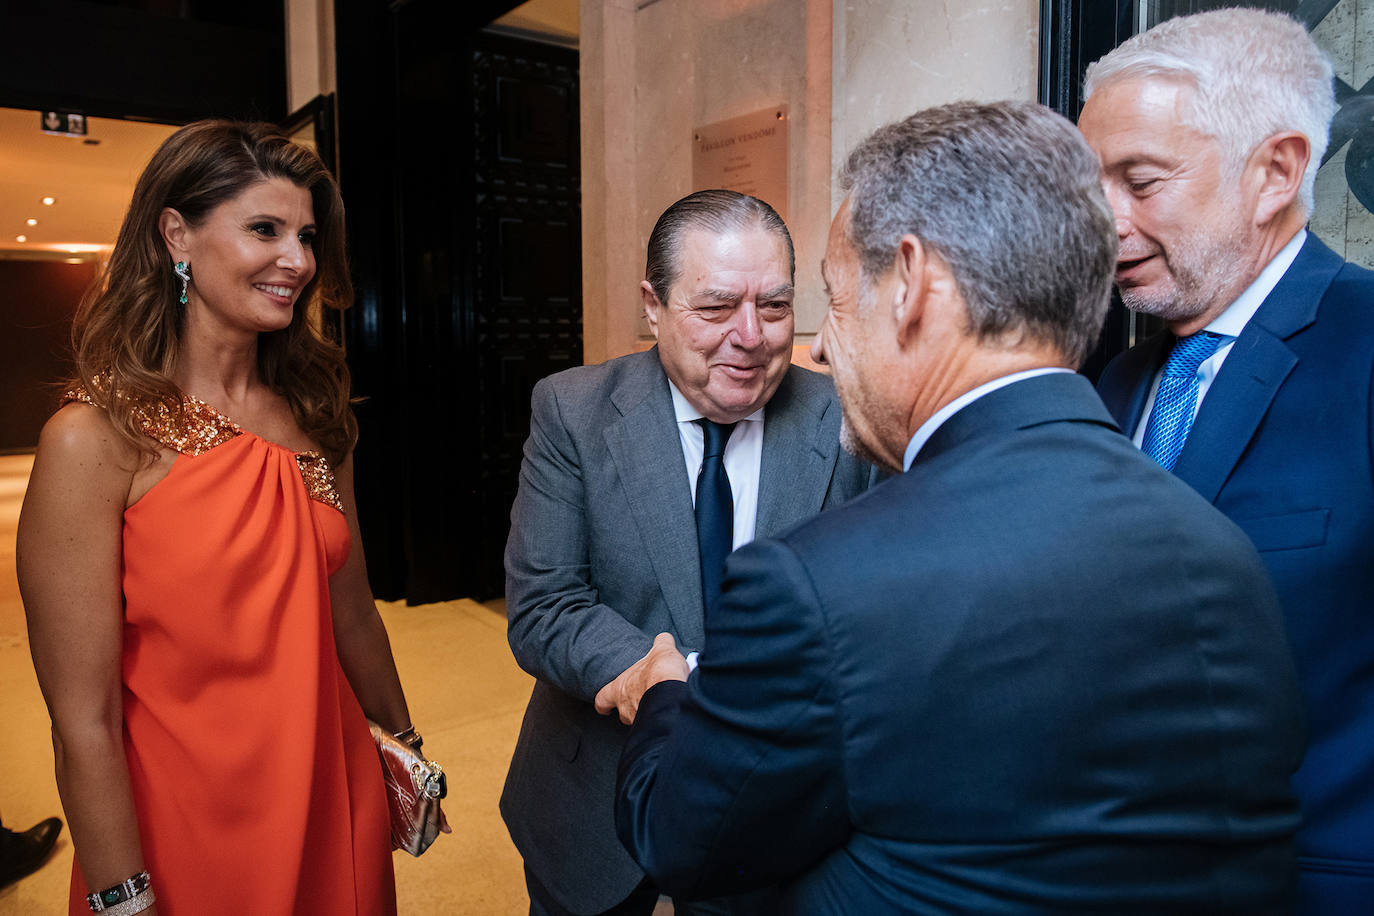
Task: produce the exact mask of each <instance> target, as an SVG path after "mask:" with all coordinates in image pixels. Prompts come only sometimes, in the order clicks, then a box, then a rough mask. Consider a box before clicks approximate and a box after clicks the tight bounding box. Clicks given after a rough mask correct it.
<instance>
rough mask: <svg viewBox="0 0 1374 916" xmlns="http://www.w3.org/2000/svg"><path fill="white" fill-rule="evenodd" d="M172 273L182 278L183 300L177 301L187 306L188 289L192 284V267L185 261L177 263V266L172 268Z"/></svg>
mask: <svg viewBox="0 0 1374 916" xmlns="http://www.w3.org/2000/svg"><path fill="white" fill-rule="evenodd" d="M172 272H173V273H175V274H176V275H177V276H178V277H180V278H181V298H180V299H178V300H177V301H178V302H180V303H181V304H182V305H185V304H186V287H187V286H188V285H189V284H190V282H191V265H190V264H187V263H186V262H185V261H177V263H176V266H175V267H173V268H172Z"/></svg>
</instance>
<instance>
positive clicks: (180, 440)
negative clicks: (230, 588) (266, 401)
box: [62, 386, 344, 512]
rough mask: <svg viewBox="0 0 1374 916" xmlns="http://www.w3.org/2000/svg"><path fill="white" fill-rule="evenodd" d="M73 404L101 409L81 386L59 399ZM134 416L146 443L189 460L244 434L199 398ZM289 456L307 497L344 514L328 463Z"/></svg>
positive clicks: (310, 455)
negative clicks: (178, 408)
mask: <svg viewBox="0 0 1374 916" xmlns="http://www.w3.org/2000/svg"><path fill="white" fill-rule="evenodd" d="M72 401H77V402H79V403H82V404H90V405H92V406H93V407H101V406H103V405H101V404H100V403H99V402H97V401H96V400H95V398H93V397H91V393H90V392H89V391H87V390H86V389H85V387H83V386H77V387H76V388H72V389H70V390H69V391H67V393H66V394H64V395H63V396H62V403H63V404H68V403H71V402H72ZM134 415H135V417H136V418H137V421H138V425H139V429H140V430H141V431H142V432H143V434H144V435H145V436H147V437H148V438H149V439H152V440H153V441H154V442H156V443H157V444H158V445H160V446H162V447H163V448H169V449H171V450H172V451H175V452H180V453H181V454H183V455H189V456H191V457H192V458H194V457H195V456H197V455H203V454H205V453H206V452H208V451H210V449H212V448H214V447H215V446H217V445H223V444H224V443H226V442H228V441H229V440H230V439H234V438H236V437H238V436H241V435H243V430H242V429H241V428H240V427H239V425H238V424H237V423H235V422H234V421H233V420H230V419H229V418H228V417H226V416H225V415H224V414H222V413H220V412H219V411H218V410H216V409H215V408H213V407H211V406H210V405H209V404H207V403H205V402H204V401H202V400H201V399H200V398H197V397H194V396H192V395H189V394H187V395H182V399H181V410H180V411H178V410H176V409H175V408H173V407H171V406H169V405H167V404H165V403H158V404H156V405H153V406H151V407H149V406H145V405H139V407H137V408H136V409H135V411H134ZM263 441H266V440H263ZM277 447H278V448H283V447H284V446H277ZM288 451H289V449H288ZM292 454H293V455H294V456H295V458H296V467H298V468H299V469H300V472H301V480H302V481H303V482H304V483H305V492H306V495H307V496H309V497H310V498H311V499H313V500H315V501H316V502H321V503H324V504H325V505H326V506H333V507H334V508H335V509H338V510H339V511H340V512H342V511H344V507H343V499H342V497H340V496H339V488H338V486H337V485H336V484H335V482H334V469H333V468H332V467H330V464H329V459H327V458H325V457H324V456H323V455H321V454H320V453H319V452H316V451H308V452H293V453H292Z"/></svg>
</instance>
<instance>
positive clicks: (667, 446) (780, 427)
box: [604, 347, 839, 646]
mask: <svg viewBox="0 0 1374 916" xmlns="http://www.w3.org/2000/svg"><path fill="white" fill-rule="evenodd" d="M630 362H631V365H630V367H629V368H628V370H627V371H626V372H625V373H624V374H623V376H622V378H621V380H620V383H619V384H618V385H617V386H616V388H615V390H614V391H612V392H611V403H612V405H613V406H614V407H615V409H616V410H617V411H618V412H619V413H620V414H621V419H620V420H619V422H616V423H612V424H610V425H609V426H608V427H607V428H606V431H605V434H604V435H605V439H606V446H607V449H608V450H609V452H610V455H611V459H612V460H613V461H614V462H615V465H616V471H617V473H618V474H619V477H620V480H621V483H622V485H623V486H624V487H625V495H626V501H627V502H628V503H629V506H630V512H631V515H632V516H633V517H634V521H635V524H636V525H637V526H638V527H639V530H640V532H641V533H642V535H643V537H644V539H645V541H646V543H648V544H650V545H652V549H650V550H649V556H648V560H649V563H650V565H651V566H652V567H653V570H654V575H655V577H656V578H657V579H658V582H659V586H660V589H661V591H662V592H663V597H664V600H665V601H666V602H667V605H668V612H669V614H670V615H671V616H672V618H673V624H674V627H675V630H676V633H677V634H678V637H679V642H681V643H683V644H684V645H688V646H700V645H701V644H702V642H703V641H704V639H705V633H704V626H703V620H702V595H701V559H700V554H699V553H698V548H697V533H696V532H697V529H696V514H695V512H694V510H693V508H692V490H691V484H690V482H689V481H688V480H687V472H686V469H685V468H684V467H683V462H682V442H681V436H680V433H679V432H678V427H677V420H676V415H675V413H674V411H673V399H672V394H671V393H670V392H669V390H668V377H667V375H665V374H664V372H663V364H662V363H661V362H660V361H659V357H658V348H657V347H655V348H653V349H652V350H650V351H649V352H647V353H643V354H638V355H636V356H633V357H630ZM801 371H802V370H799V369H796V368H795V367H793V368H790V369H789V370H788V372H787V375H786V376H784V377H783V380H782V383H781V384H780V385H779V386H778V390H777V391H776V392H775V393H774V395H773V398H772V399H771V400H770V401H769V402H768V405H767V407H766V408H765V409H764V415H763V424H764V425H763V456H762V460H761V461H760V464H759V505H758V518H757V520H756V522H755V532H756V536H758V537H768V536H770V535H774V534H777V533H779V532H780V531H781V530H783V529H785V528H787V527H790V526H791V525H792V524H795V523H796V522H798V521H800V520H801V519H803V518H806V517H808V516H810V515H814V514H815V513H817V512H819V511H820V509H821V505H822V503H823V501H824V499H825V493H826V490H827V488H828V484H829V481H830V476H831V473H832V472H833V470H834V466H835V457H836V451H837V450H838V449H839V438H838V436H837V435H831V436H829V437H826V436H825V435H824V434H823V430H824V424H823V423H822V421H823V419H824V418H825V416H826V414H827V412H828V410H830V409H834V405H833V402H832V400H831V399H830V398H807V397H805V393H804V392H803V391H802V390H801V389H802V385H801V384H800V379H799V378H798V374H799V373H800V372H801ZM828 440H833V441H828Z"/></svg>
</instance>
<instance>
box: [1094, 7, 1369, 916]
mask: <svg viewBox="0 0 1374 916" xmlns="http://www.w3.org/2000/svg"><path fill="white" fill-rule="evenodd" d="M1087 95H1088V102H1087V104H1086V105H1085V106H1084V109H1083V113H1082V116H1081V118H1080V120H1079V127H1080V129H1081V130H1082V131H1083V134H1084V136H1085V137H1086V138H1087V140H1088V142H1089V144H1090V145H1092V146H1093V148H1094V149H1095V150H1096V151H1097V152H1098V153H1099V155H1100V156H1101V159H1102V179H1103V183H1104V185H1105V187H1106V189H1107V192H1108V198H1109V200H1110V202H1111V204H1112V207H1113V209H1114V210H1115V211H1116V228H1117V233H1118V236H1119V239H1120V257H1119V260H1118V263H1117V271H1116V282H1117V285H1118V286H1119V287H1120V288H1121V294H1122V297H1123V299H1124V300H1125V302H1126V304H1127V305H1129V306H1130V307H1132V308H1135V309H1138V310H1140V311H1143V312H1148V313H1150V314H1153V315H1158V316H1160V317H1161V318H1163V319H1164V320H1165V323H1166V325H1167V329H1166V330H1165V331H1163V332H1162V333H1160V334H1158V335H1156V336H1154V337H1152V338H1151V339H1149V340H1146V341H1145V342H1144V343H1142V344H1140V345H1139V346H1137V347H1136V348H1134V349H1133V350H1130V351H1129V352H1127V353H1125V354H1123V355H1122V356H1120V357H1118V358H1117V359H1116V360H1115V361H1114V362H1113V363H1112V364H1111V365H1109V366H1108V367H1107V369H1106V371H1105V372H1104V373H1103V376H1102V379H1101V380H1100V382H1099V386H1098V390H1099V393H1100V394H1101V395H1102V399H1103V401H1104V402H1105V403H1106V404H1107V407H1108V409H1110V410H1111V412H1112V414H1113V415H1114V416H1115V417H1116V419H1117V422H1118V423H1120V424H1121V427H1122V429H1124V430H1125V432H1126V434H1127V435H1129V436H1133V437H1134V439H1135V442H1136V443H1137V444H1138V445H1139V446H1141V448H1142V449H1144V451H1145V452H1146V453H1147V454H1149V455H1151V456H1152V457H1154V458H1155V459H1156V460H1157V461H1158V462H1159V463H1160V464H1161V465H1162V466H1164V467H1166V468H1170V469H1172V471H1173V472H1174V474H1176V475H1177V476H1178V477H1179V478H1180V479H1181V480H1183V481H1184V482H1186V483H1187V484H1189V485H1190V486H1191V487H1193V489H1195V490H1196V491H1197V492H1198V493H1200V494H1201V495H1202V496H1203V498H1205V499H1207V500H1208V501H1209V502H1211V503H1212V504H1213V505H1214V506H1216V507H1217V508H1218V509H1220V510H1221V511H1222V512H1224V513H1226V515H1227V516H1228V517H1230V518H1231V519H1232V520H1233V521H1235V523H1236V524H1237V525H1239V526H1240V527H1241V529H1242V530H1244V531H1245V533H1246V534H1247V535H1249V537H1250V539H1251V540H1252V541H1253V542H1254V544H1255V547H1256V548H1258V550H1259V553H1260V558H1261V559H1262V560H1263V561H1264V565H1265V567H1266V568H1267V569H1268V572H1269V574H1270V576H1272V577H1273V581H1274V585H1275V588H1276V589H1277V591H1278V595H1279V602H1280V604H1281V605H1282V606H1283V610H1284V621H1285V624H1286V626H1287V630H1288V639H1289V642H1290V644H1291V645H1292V649H1293V655H1294V660H1295V662H1296V665H1297V671H1298V679H1299V684H1300V686H1301V687H1302V691H1303V699H1304V711H1305V713H1306V721H1307V734H1308V748H1307V756H1306V758H1305V759H1304V761H1303V764H1302V768H1301V769H1300V770H1299V771H1298V773H1297V776H1296V779H1295V787H1296V789H1297V792H1298V797H1299V800H1300V801H1301V803H1302V808H1303V825H1302V828H1301V830H1300V831H1299V833H1298V854H1299V865H1300V867H1301V882H1300V883H1301V911H1302V912H1303V913H1330V914H1333V916H1335V914H1340V916H1345V914H1348V913H1370V912H1374V417H1371V410H1374V401H1371V387H1372V386H1374V325H1371V317H1374V316H1372V315H1371V307H1374V274H1371V273H1370V272H1368V271H1366V270H1363V269H1361V268H1359V267H1356V266H1354V265H1352V264H1348V263H1346V262H1344V261H1343V260H1342V259H1341V258H1340V257H1339V256H1338V255H1336V254H1335V253H1334V252H1332V251H1331V250H1330V249H1329V248H1327V247H1326V246H1325V245H1323V244H1322V243H1321V241H1319V240H1318V239H1317V237H1316V236H1315V235H1312V234H1311V233H1310V232H1308V231H1307V230H1306V229H1305V228H1304V226H1305V224H1306V222H1307V218H1308V215H1309V214H1310V213H1311V211H1312V203H1313V185H1314V182H1315V178H1316V171H1317V166H1318V164H1319V163H1320V162H1321V159H1322V152H1323V150H1325V149H1326V145H1327V125H1328V122H1329V121H1330V120H1331V113H1332V110H1333V108H1334V101H1333V98H1332V85H1331V66H1330V64H1329V63H1328V62H1327V60H1326V58H1325V57H1324V56H1323V55H1322V52H1321V51H1320V50H1319V49H1318V48H1317V46H1316V45H1315V44H1314V43H1313V41H1312V38H1311V37H1310V36H1309V35H1308V34H1307V32H1306V30H1305V29H1304V28H1303V27H1302V26H1301V25H1300V24H1298V23H1297V22H1295V21H1293V20H1292V19H1289V18H1288V17H1286V16H1284V15H1281V14H1278V13H1268V12H1262V11H1259V10H1223V11H1218V12H1213V13H1202V14H1199V15H1196V16H1186V17H1181V18H1178V19H1173V20H1170V21H1167V22H1165V23H1162V24H1161V25H1158V26H1156V27H1155V28H1153V29H1151V30H1150V31H1149V32H1146V33H1144V34H1142V35H1139V36H1137V37H1135V38H1134V39H1132V40H1131V41H1128V42H1126V43H1125V44H1123V45H1122V46H1121V47H1120V48H1118V49H1116V50H1115V51H1113V52H1112V53H1110V54H1108V55H1107V56H1106V57H1104V58H1103V59H1102V60H1100V61H1098V62H1097V63H1096V64H1094V65H1093V66H1092V67H1090V68H1089V70H1088V77H1087ZM1352 151H1353V148H1352ZM1352 154H1353V152H1352ZM1342 206H1344V204H1342Z"/></svg>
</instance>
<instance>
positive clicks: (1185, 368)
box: [1140, 331, 1221, 471]
mask: <svg viewBox="0 0 1374 916" xmlns="http://www.w3.org/2000/svg"><path fill="white" fill-rule="evenodd" d="M1220 343H1221V337H1220V335H1217V334H1211V333H1208V332H1207V331H1199V332H1197V333H1196V334H1192V335H1190V336H1188V337H1180V338H1177V339H1175V340H1174V348H1173V349H1172V350H1171V351H1169V359H1168V361H1167V362H1165V364H1164V374H1163V375H1162V376H1160V378H1159V391H1158V392H1157V393H1156V394H1155V406H1154V409H1153V410H1151V411H1150V423H1149V425H1148V426H1146V427H1145V440H1144V442H1142V443H1141V446H1140V448H1141V450H1142V451H1144V452H1145V454H1147V455H1149V456H1150V457H1151V458H1153V459H1154V460H1155V461H1158V462H1159V463H1160V466H1161V467H1163V468H1165V469H1166V470H1170V471H1172V470H1173V469H1174V464H1175V462H1177V461H1178V455H1179V453H1180V452H1182V451H1183V443H1184V442H1186V441H1187V440H1188V431H1189V430H1191V429H1192V428H1193V415H1194V413H1195V411H1194V410H1193V408H1194V406H1195V405H1196V404H1197V392H1198V378H1197V368H1198V366H1201V365H1202V363H1203V362H1204V361H1205V360H1206V359H1207V357H1209V356H1211V355H1212V354H1213V353H1215V352H1216V351H1217V346H1218V345H1220Z"/></svg>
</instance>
